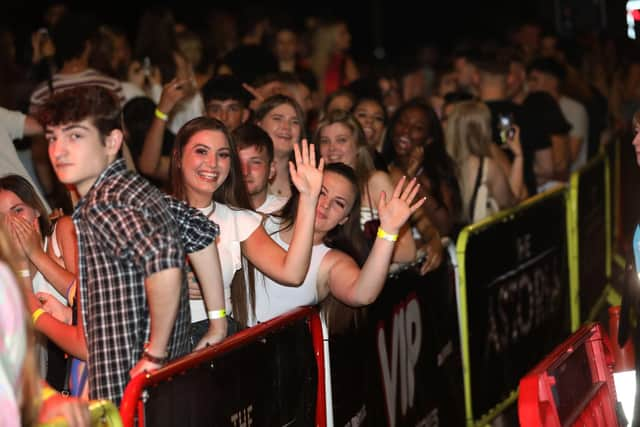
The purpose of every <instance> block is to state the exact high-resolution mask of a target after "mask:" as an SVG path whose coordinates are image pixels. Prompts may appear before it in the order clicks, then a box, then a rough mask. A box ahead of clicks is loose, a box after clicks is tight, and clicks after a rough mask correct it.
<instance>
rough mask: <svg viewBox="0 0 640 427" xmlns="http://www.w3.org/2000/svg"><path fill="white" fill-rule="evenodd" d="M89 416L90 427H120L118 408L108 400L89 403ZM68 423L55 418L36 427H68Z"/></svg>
mask: <svg viewBox="0 0 640 427" xmlns="http://www.w3.org/2000/svg"><path fill="white" fill-rule="evenodd" d="M89 416H90V420H91V421H90V424H89V425H90V426H91V427H122V420H121V419H120V413H119V412H118V408H117V407H116V405H114V404H113V403H112V402H110V401H108V400H93V401H91V402H90V403H89ZM68 425H69V424H68V423H67V422H66V421H65V420H64V419H62V418H56V419H54V420H52V421H49V422H47V423H42V424H38V427H68Z"/></svg>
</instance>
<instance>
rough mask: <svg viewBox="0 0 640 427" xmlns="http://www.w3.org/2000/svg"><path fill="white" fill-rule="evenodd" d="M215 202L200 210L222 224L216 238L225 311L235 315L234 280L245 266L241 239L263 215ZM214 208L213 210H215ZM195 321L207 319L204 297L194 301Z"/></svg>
mask: <svg viewBox="0 0 640 427" xmlns="http://www.w3.org/2000/svg"><path fill="white" fill-rule="evenodd" d="M214 203H215V202H212V204H211V205H209V206H207V207H206V208H201V209H199V210H200V212H202V213H203V214H204V215H205V216H207V217H208V218H209V219H210V220H211V221H213V222H215V223H216V224H218V225H219V226H220V234H219V235H218V237H217V238H216V246H217V248H218V256H219V258H220V267H221V271H222V282H223V284H224V299H225V310H226V311H227V314H232V306H231V281H232V280H233V276H234V274H235V273H236V271H238V270H240V269H241V268H242V251H241V249H240V242H244V241H245V240H247V239H248V238H249V236H251V234H252V233H253V232H254V231H255V230H256V229H257V228H258V227H260V224H261V222H262V217H261V216H260V215H259V214H257V213H255V212H253V211H250V210H246V209H231V208H230V207H228V206H227V205H223V204H221V203H215V209H214ZM212 210H213V212H212ZM189 305H190V306H191V321H192V322H199V321H201V320H205V319H207V313H206V310H205V305H204V302H203V301H202V300H190V301H189Z"/></svg>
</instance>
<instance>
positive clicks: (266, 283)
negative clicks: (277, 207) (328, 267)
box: [248, 217, 331, 326]
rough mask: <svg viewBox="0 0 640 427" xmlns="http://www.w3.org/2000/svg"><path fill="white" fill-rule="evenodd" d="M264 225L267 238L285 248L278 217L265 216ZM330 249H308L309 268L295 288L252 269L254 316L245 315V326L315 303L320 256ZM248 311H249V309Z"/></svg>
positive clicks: (316, 301) (317, 246)
mask: <svg viewBox="0 0 640 427" xmlns="http://www.w3.org/2000/svg"><path fill="white" fill-rule="evenodd" d="M264 228H265V229H266V230H267V233H268V234H269V235H270V236H271V238H272V239H273V240H274V241H275V242H276V243H277V244H278V245H280V246H281V247H282V248H283V249H284V250H289V245H288V244H287V243H285V242H284V241H283V240H282V239H281V238H280V233H279V232H278V229H279V228H280V223H279V220H278V219H275V218H273V217H268V218H267V220H266V221H265V224H264ZM330 250H331V248H329V247H327V246H325V245H324V244H319V245H315V246H313V248H312V249H311V262H310V263H309V270H308V271H307V275H306V277H305V278H304V282H302V284H301V285H300V286H298V287H292V286H283V285H280V284H279V283H277V282H274V281H273V280H271V279H270V278H269V277H267V276H265V275H264V274H262V273H261V272H260V271H258V270H256V272H255V289H256V298H255V309H256V313H255V318H253V316H252V315H251V314H250V315H249V321H248V323H249V325H248V326H254V325H255V324H257V323H260V322H266V321H267V320H270V319H273V318H274V317H276V316H279V315H281V314H284V313H286V312H288V311H291V310H293V309H294V308H296V307H300V306H303V305H313V304H317V303H318V290H317V289H318V288H317V279H318V270H319V269H320V263H321V262H322V259H323V258H324V256H325V255H326V254H327V253H328V252H329V251H330ZM249 311H250V310H249Z"/></svg>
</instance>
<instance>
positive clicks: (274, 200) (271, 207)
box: [256, 194, 289, 215]
mask: <svg viewBox="0 0 640 427" xmlns="http://www.w3.org/2000/svg"><path fill="white" fill-rule="evenodd" d="M287 200H289V199H288V198H286V197H283V196H278V195H275V194H267V198H266V199H265V201H264V203H263V204H262V205H260V207H259V208H257V209H256V212H259V213H261V214H265V215H270V214H272V213H274V212H277V211H279V210H280V209H282V207H283V206H284V205H285V203H287Z"/></svg>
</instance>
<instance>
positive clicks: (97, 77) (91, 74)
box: [29, 68, 125, 114]
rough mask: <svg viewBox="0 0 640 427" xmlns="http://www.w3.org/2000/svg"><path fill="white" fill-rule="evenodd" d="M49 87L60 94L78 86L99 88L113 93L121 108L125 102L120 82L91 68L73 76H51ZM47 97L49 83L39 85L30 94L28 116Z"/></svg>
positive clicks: (33, 112)
mask: <svg viewBox="0 0 640 427" xmlns="http://www.w3.org/2000/svg"><path fill="white" fill-rule="evenodd" d="M51 85H52V87H53V91H54V92H61V91H64V90H66V89H70V88H73V87H78V86H100V87H103V88H105V89H108V90H110V91H111V92H113V93H114V94H115V95H116V97H117V98H118V99H119V100H120V105H121V106H122V105H124V102H125V94H124V91H123V90H122V85H121V84H120V82H119V81H118V80H116V79H114V78H111V77H109V76H107V75H105V74H102V73H101V72H99V71H96V70H94V69H93V68H87V69H86V70H84V71H81V72H79V73H73V74H60V73H56V74H54V75H53V78H52V80H51ZM49 96H51V90H50V88H49V82H48V81H45V82H41V83H39V84H38V86H36V88H35V90H34V91H33V93H32V94H31V99H30V101H29V102H30V103H29V114H35V113H36V112H37V111H38V108H39V107H41V106H42V105H43V104H44V103H45V102H46V101H47V100H48V99H49Z"/></svg>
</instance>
